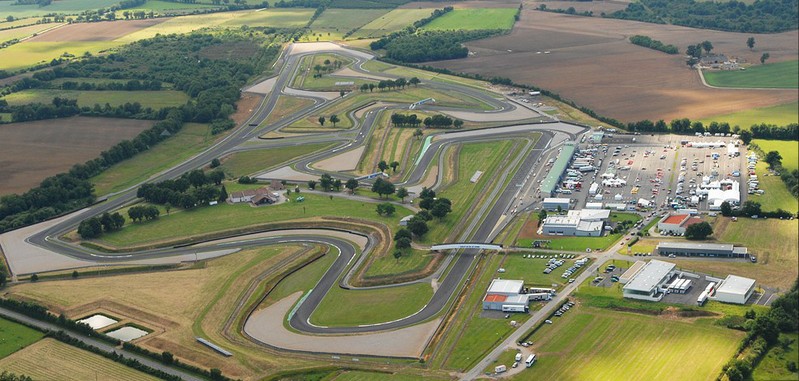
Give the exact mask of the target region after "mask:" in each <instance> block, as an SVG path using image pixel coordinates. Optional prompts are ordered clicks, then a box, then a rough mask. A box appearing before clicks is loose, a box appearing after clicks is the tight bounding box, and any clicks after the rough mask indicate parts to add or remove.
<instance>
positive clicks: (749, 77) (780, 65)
mask: <svg viewBox="0 0 799 381" xmlns="http://www.w3.org/2000/svg"><path fill="white" fill-rule="evenodd" d="M702 73H703V74H704V76H705V81H707V83H708V84H710V85H712V86H719V87H745V88H754V87H766V88H774V89H795V88H797V87H799V61H785V62H777V63H771V64H765V65H753V66H750V67H748V68H747V69H746V70H738V71H727V70H725V71H709V70H705V71H703V72H702Z"/></svg>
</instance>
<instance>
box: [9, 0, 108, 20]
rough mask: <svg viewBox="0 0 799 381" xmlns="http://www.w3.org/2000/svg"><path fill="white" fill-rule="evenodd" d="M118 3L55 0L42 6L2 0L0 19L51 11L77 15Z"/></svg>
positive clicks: (23, 16)
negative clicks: (17, 3) (15, 3)
mask: <svg viewBox="0 0 799 381" xmlns="http://www.w3.org/2000/svg"><path fill="white" fill-rule="evenodd" d="M118 3H119V1H118V0H69V1H54V2H52V3H51V4H50V5H48V6H45V7H40V6H39V5H38V4H31V5H14V1H0V19H3V20H5V19H6V18H7V17H8V16H14V18H25V17H33V16H44V15H46V14H51V13H64V14H70V15H75V14H79V13H81V12H82V11H84V10H90V9H99V8H108V7H110V6H112V5H114V4H118Z"/></svg>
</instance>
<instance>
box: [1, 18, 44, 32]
mask: <svg viewBox="0 0 799 381" xmlns="http://www.w3.org/2000/svg"><path fill="white" fill-rule="evenodd" d="M6 17H8V16H6ZM41 20H42V19H40V18H38V17H29V18H24V19H16V20H14V21H8V20H6V19H5V18H3V19H0V29H12V28H19V27H23V26H27V25H35V24H36V22H37V21H41Z"/></svg>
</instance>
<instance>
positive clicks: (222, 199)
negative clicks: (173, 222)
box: [166, 185, 228, 215]
mask: <svg viewBox="0 0 799 381" xmlns="http://www.w3.org/2000/svg"><path fill="white" fill-rule="evenodd" d="M227 197H228V194H227V188H225V186H224V185H222V189H220V190H219V197H217V198H216V202H225V201H227ZM166 214H167V215H168V214H169V210H167V212H166Z"/></svg>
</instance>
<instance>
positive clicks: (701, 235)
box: [685, 222, 713, 240]
mask: <svg viewBox="0 0 799 381" xmlns="http://www.w3.org/2000/svg"><path fill="white" fill-rule="evenodd" d="M712 234H713V227H712V226H710V224H709V223H707V222H700V223H698V224H693V225H691V226H689V227H688V228H686V229H685V238H687V239H690V240H701V239H705V238H707V237H708V236H710V235H712Z"/></svg>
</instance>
